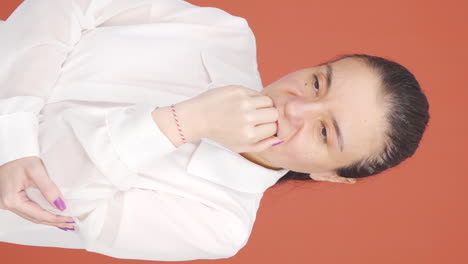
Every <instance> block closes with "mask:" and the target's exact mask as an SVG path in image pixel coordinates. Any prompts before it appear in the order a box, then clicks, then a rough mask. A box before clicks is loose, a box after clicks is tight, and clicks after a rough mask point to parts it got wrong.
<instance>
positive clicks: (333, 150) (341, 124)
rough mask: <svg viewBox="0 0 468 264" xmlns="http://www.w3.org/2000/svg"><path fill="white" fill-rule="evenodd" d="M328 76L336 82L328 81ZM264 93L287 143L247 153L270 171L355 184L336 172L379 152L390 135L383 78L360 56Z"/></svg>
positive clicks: (294, 76)
mask: <svg viewBox="0 0 468 264" xmlns="http://www.w3.org/2000/svg"><path fill="white" fill-rule="evenodd" d="M327 73H332V74H331V76H330V77H331V79H330V80H327ZM262 94H264V95H267V96H269V97H270V98H271V99H272V100H273V104H274V107H275V108H276V109H277V110H278V113H279V116H278V123H277V124H278V126H277V128H278V130H277V136H278V137H279V138H280V139H282V140H284V141H285V142H283V143H282V144H279V145H276V146H273V147H270V148H268V149H266V150H265V151H263V152H255V153H242V155H243V156H244V157H245V158H247V159H249V160H251V161H254V162H256V163H258V164H263V165H265V167H269V168H271V169H281V168H286V169H288V170H293V171H297V172H303V173H309V174H310V176H311V177H312V178H313V179H316V180H329V181H338V182H347V183H354V180H353V179H350V180H348V179H346V178H342V177H338V176H337V175H336V174H335V169H336V168H338V167H341V166H346V165H350V164H351V163H353V162H355V161H358V160H361V158H364V157H368V156H369V155H374V154H377V153H379V152H380V150H381V149H382V147H383V144H382V142H383V135H384V131H385V125H386V123H385V119H384V110H385V108H384V106H383V100H382V94H381V88H380V80H379V77H378V75H377V74H376V73H375V72H373V71H372V70H371V68H369V67H368V66H367V65H366V64H364V62H362V61H361V60H360V59H357V58H345V59H342V60H339V61H336V62H333V63H331V64H328V65H326V64H325V65H321V66H317V67H313V68H306V69H302V70H298V71H295V72H292V73H289V74H287V75H286V76H284V77H282V78H280V79H279V80H277V81H275V82H273V83H271V84H270V85H268V86H267V87H265V89H264V90H263V91H262Z"/></svg>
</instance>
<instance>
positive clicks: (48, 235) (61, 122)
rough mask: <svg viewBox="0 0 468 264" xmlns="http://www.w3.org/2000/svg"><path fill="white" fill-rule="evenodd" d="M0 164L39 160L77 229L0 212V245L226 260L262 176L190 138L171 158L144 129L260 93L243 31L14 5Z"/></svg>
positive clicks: (58, 3)
mask: <svg viewBox="0 0 468 264" xmlns="http://www.w3.org/2000/svg"><path fill="white" fill-rule="evenodd" d="M0 36H1V38H2V40H1V41H0V58H2V59H1V60H0V87H1V88H0V146H2V147H1V148H0V164H4V163H6V162H9V161H12V160H15V159H18V158H21V157H26V156H39V157H41V158H42V160H43V162H44V164H45V166H46V169H47V171H48V173H49V176H50V177H51V178H52V180H53V181H54V182H55V183H56V184H57V185H58V186H59V188H60V190H61V191H62V192H63V194H64V196H65V199H66V200H65V201H66V204H67V206H68V208H67V210H66V211H65V212H61V211H59V210H57V209H55V208H53V207H52V206H51V205H50V204H49V203H48V202H47V201H46V200H45V199H44V198H43V197H42V195H41V194H40V192H39V191H38V190H37V189H35V188H29V189H27V194H28V196H29V197H30V198H31V199H32V200H34V201H35V202H37V203H39V204H40V205H41V206H42V207H43V208H46V209H47V210H49V211H51V212H54V213H57V214H62V215H69V216H73V218H74V219H75V221H76V222H77V223H76V231H67V232H65V231H62V230H60V229H58V228H56V227H52V226H47V225H40V224H34V223H32V222H29V221H27V220H24V219H22V218H20V217H19V216H17V215H15V214H13V213H11V212H9V211H0V241H3V242H9V243H17V244H24V245H35V246H51V247H62V248H84V249H86V250H88V251H92V252H97V253H101V254H105V255H108V256H113V257H117V258H126V259H143V260H171V261H182V260H192V259H217V258H227V257H230V256H233V255H235V254H236V253H237V252H238V251H239V250H240V249H241V248H243V247H244V246H245V245H246V243H247V241H248V238H249V236H250V234H251V231H252V228H253V224H254V222H255V217H256V213H257V210H258V207H259V204H260V200H261V198H262V195H263V193H264V191H265V190H266V189H267V188H269V187H270V186H271V185H273V184H274V183H275V182H276V181H277V180H278V179H279V178H281V177H282V176H283V175H284V174H286V173H287V172H288V171H287V170H286V169H282V170H278V171H275V170H270V169H267V168H264V167H262V166H259V165H257V164H255V163H252V162H250V161H248V160H247V159H245V158H243V157H242V156H241V155H239V154H238V153H235V152H233V151H230V150H229V149H226V148H224V147H223V146H221V145H219V144H218V143H216V142H214V141H212V140H209V139H208V138H202V139H201V140H199V141H198V142H196V143H187V144H183V145H181V146H180V147H178V148H176V147H175V146H174V145H172V143H171V142H170V141H169V139H168V138H167V137H166V136H165V135H164V134H163V133H162V132H161V130H160V129H159V127H158V126H157V124H156V123H155V122H154V121H153V120H152V118H151V111H152V110H153V109H154V108H155V107H163V106H169V105H171V104H175V103H178V102H181V101H184V100H187V99H189V98H192V97H194V96H196V95H198V94H200V93H202V92H204V91H206V90H208V89H211V88H216V87H220V86H224V85H229V84H239V85H244V86H246V87H249V88H251V89H255V90H257V91H261V89H262V83H261V79H260V76H259V73H258V71H257V62H256V48H255V38H254V35H253V33H252V31H251V30H250V28H249V26H248V24H247V22H246V20H245V19H243V18H240V17H236V16H232V15H230V14H228V13H226V12H225V11H222V10H220V9H217V8H211V7H198V6H195V5H192V4H190V3H187V2H184V1H181V0H118V1H107V0H80V1H79V0H75V1H72V0H26V1H24V2H23V3H22V4H21V5H20V6H19V7H18V8H17V9H16V10H15V11H14V12H13V14H12V15H11V16H10V17H9V18H8V19H7V20H6V21H5V22H4V23H1V26H0Z"/></svg>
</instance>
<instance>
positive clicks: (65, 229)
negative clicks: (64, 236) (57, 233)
mask: <svg viewBox="0 0 468 264" xmlns="http://www.w3.org/2000/svg"><path fill="white" fill-rule="evenodd" d="M58 228H60V229H62V230H63V231H67V229H68V228H61V227H58Z"/></svg>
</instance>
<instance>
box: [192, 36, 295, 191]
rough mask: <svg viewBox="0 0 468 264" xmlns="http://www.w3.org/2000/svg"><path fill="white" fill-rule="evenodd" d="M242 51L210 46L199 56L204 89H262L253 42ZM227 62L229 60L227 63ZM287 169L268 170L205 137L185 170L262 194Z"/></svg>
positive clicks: (236, 187)
mask: <svg viewBox="0 0 468 264" xmlns="http://www.w3.org/2000/svg"><path fill="white" fill-rule="evenodd" d="M251 40H253V41H252V42H251V44H253V45H252V46H250V47H248V48H247V49H245V50H241V51H238V52H239V53H237V52H236V51H232V50H226V49H220V48H217V47H210V48H209V49H204V50H202V51H201V57H202V61H203V64H204V66H205V69H206V71H207V73H208V75H209V78H210V80H211V83H210V84H209V85H208V87H207V89H210V88H215V87H222V86H226V85H242V86H244V87H246V88H251V89H254V90H256V91H259V92H260V91H262V89H263V85H262V82H261V78H260V74H259V73H258V70H257V62H256V52H255V41H254V38H253V37H252V39H251ZM228 62H229V63H228ZM288 171H289V170H287V169H280V170H271V169H268V168H265V167H263V166H261V165H258V164H256V163H253V162H251V161H249V160H248V159H246V158H244V157H243V156H242V155H240V154H239V153H237V152H234V151H232V150H230V149H228V148H225V147H224V146H222V145H220V144H218V143H217V142H215V141H214V140H211V139H209V138H202V139H201V140H200V144H199V145H198V147H197V149H196V150H195V152H194V153H193V155H192V157H191V159H190V161H189V164H188V166H187V172H188V173H190V174H193V175H197V176H199V177H202V178H205V179H207V180H210V181H212V182H215V183H218V184H221V185H224V186H227V187H229V188H232V189H235V190H238V191H241V192H249V193H262V192H264V191H265V190H266V189H268V188H269V187H270V186H272V185H274V184H275V183H276V182H277V181H278V180H279V178H281V177H282V176H284V175H285V174H286V173H287V172H288Z"/></svg>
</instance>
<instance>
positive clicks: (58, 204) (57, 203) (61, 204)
mask: <svg viewBox="0 0 468 264" xmlns="http://www.w3.org/2000/svg"><path fill="white" fill-rule="evenodd" d="M54 204H55V207H57V208H58V209H60V210H61V211H63V210H65V209H67V207H66V206H65V203H64V202H63V200H62V198H60V197H59V198H57V199H56V200H55V201H54Z"/></svg>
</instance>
